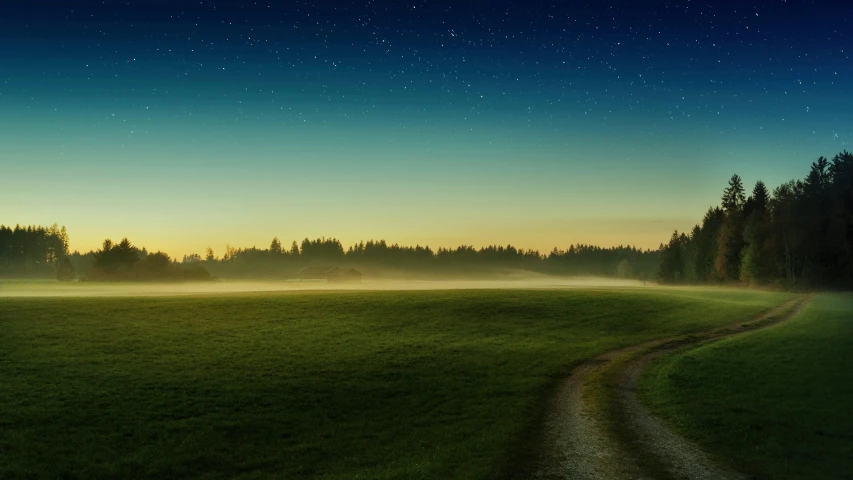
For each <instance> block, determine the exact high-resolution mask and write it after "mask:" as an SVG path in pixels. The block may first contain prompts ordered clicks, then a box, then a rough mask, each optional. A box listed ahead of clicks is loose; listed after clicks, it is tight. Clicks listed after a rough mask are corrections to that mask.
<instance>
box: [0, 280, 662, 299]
mask: <svg viewBox="0 0 853 480" xmlns="http://www.w3.org/2000/svg"><path fill="white" fill-rule="evenodd" d="M646 285H648V286H651V283H650V282H648V283H647V282H642V281H638V280H627V279H618V278H605V277H557V276H549V275H529V274H516V275H511V276H508V278H503V279H496V280H483V279H464V278H463V279H454V280H365V281H363V282H361V283H356V284H336V283H327V282H325V281H286V280H283V281H252V280H246V281H241V280H234V281H212V282H182V283H156V282H146V283H89V282H73V283H59V282H54V281H49V280H47V281H43V280H0V297H122V296H169V295H211V294H232V293H255V292H258V293H260V292H298V291H324V290H325V291H336V290H347V291H360V290H363V291H371V290H376V291H382V290H386V291H393V290H481V289H564V288H595V287H608V288H610V287H643V286H646Z"/></svg>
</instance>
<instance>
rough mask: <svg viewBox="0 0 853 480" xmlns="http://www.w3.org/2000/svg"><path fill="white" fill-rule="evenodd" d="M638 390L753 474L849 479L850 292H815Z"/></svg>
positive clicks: (852, 436) (661, 369)
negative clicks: (779, 319) (794, 311)
mask: <svg viewBox="0 0 853 480" xmlns="http://www.w3.org/2000/svg"><path fill="white" fill-rule="evenodd" d="M640 394H641V398H642V399H643V400H644V401H645V402H646V403H647V404H648V405H650V406H651V408H652V410H653V411H655V412H656V413H658V414H660V415H662V416H663V417H664V418H666V419H667V420H668V421H669V422H670V423H671V424H672V425H673V426H674V427H675V428H676V429H677V430H679V431H680V432H682V433H684V434H685V435H687V436H688V437H690V438H693V439H695V440H696V441H697V442H699V443H700V444H701V445H703V446H705V447H706V448H707V449H708V450H709V451H710V452H713V453H715V454H717V455H718V456H719V457H720V458H721V459H724V461H726V462H727V463H730V464H731V465H733V466H734V467H736V468H738V469H740V470H742V471H744V472H746V473H749V474H752V475H753V476H755V477H756V478H776V479H799V478H810V479H811V478H813V479H845V478H847V479H850V478H853V409H851V406H852V405H853V296H851V295H841V294H838V295H821V296H818V297H817V298H815V299H814V300H813V301H812V302H811V303H810V304H809V305H808V306H807V307H806V308H805V309H804V310H803V313H802V315H801V316H800V317H797V318H795V319H793V320H791V321H789V322H787V323H785V324H781V325H777V326H774V327H771V328H769V329H767V330H763V331H759V332H754V333H748V334H746V335H743V336H741V337H735V338H732V339H728V340H724V341H721V342H718V343H712V344H709V345H706V346H704V347H701V348H699V349H696V350H693V351H688V352H684V353H681V354H677V355H674V356H671V357H669V358H665V359H663V360H662V361H660V362H659V363H657V364H655V365H654V366H653V367H652V368H650V369H649V370H647V371H646V373H645V374H644V377H643V378H641V383H640Z"/></svg>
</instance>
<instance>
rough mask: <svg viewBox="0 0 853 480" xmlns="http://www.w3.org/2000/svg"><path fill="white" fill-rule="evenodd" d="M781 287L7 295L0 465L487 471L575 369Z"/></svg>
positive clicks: (110, 474)
mask: <svg viewBox="0 0 853 480" xmlns="http://www.w3.org/2000/svg"><path fill="white" fill-rule="evenodd" d="M785 298H787V296H786V295H784V294H771V293H762V292H747V291H731V290H712V289H709V290H692V289H684V290H674V289H672V290H670V289H662V288H649V289H611V290H580V289H577V290H456V291H418V292H369V291H363V292H306V293H275V294H233V295H219V296H204V295H201V296H180V297H119V298H0V386H2V388H0V412H2V413H0V478H22V477H25V478H210V479H215V478H269V477H275V478H291V479H292V478H297V479H298V478H323V479H356V478H362V479H384V478H429V479H432V478H463V479H469V478H470V479H481V478H495V477H499V476H500V475H501V472H503V471H504V469H505V468H506V467H508V464H507V463H508V462H511V459H512V458H513V452H514V451H515V449H516V448H517V447H518V446H519V445H521V444H522V443H523V442H525V441H527V440H529V439H527V438H525V432H527V431H529V430H530V427H531V425H534V424H536V423H537V422H538V421H539V420H540V418H541V414H542V407H543V403H544V402H545V400H546V398H547V396H548V395H549V393H550V389H551V388H552V387H553V386H554V385H555V382H556V380H557V379H558V378H560V377H561V376H563V375H565V374H566V373H567V372H568V371H569V370H570V368H571V367H572V365H574V364H576V363H577V362H579V361H581V360H583V359H586V358H590V357H593V356H595V355H598V354H600V353H602V352H605V351H607V350H611V349H614V348H618V347H622V346H627V345H631V344H636V343H639V342H642V341H645V340H649V339H652V338H656V337H661V336H667V335H672V334H681V333H687V332H690V331H695V330H700V329H707V328H709V327H712V326H715V325H720V324H726V323H731V322H734V321H738V320H741V319H743V318H745V317H749V316H752V315H754V314H756V313H758V312H760V311H762V310H764V309H766V308H768V307H769V306H771V305H774V304H777V303H779V302H781V301H782V300H784V299H785ZM838 328H842V327H841V326H839V327H838ZM848 358H849V357H848ZM848 371H849V370H848ZM848 374H849V373H848ZM848 378H849V377H848ZM847 385H848V386H849V385H850V382H848V383H847ZM848 388H849V387H848ZM848 394H849V390H848ZM848 398H849V397H848ZM845 414H846V415H849V413H845ZM847 418H848V419H849V416H848V417H847ZM832 431H835V430H832Z"/></svg>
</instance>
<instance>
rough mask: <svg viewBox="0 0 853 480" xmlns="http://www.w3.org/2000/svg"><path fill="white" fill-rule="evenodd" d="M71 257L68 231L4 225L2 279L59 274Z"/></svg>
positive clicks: (0, 262) (1, 229)
mask: <svg viewBox="0 0 853 480" xmlns="http://www.w3.org/2000/svg"><path fill="white" fill-rule="evenodd" d="M67 257H68V232H67V231H66V229H65V227H59V226H58V225H56V224H54V225H52V226H50V227H42V226H35V225H31V226H26V227H22V226H20V225H16V226H15V227H14V228H12V227H7V226H5V225H0V276H7V277H11V276H15V277H39V276H51V275H55V274H56V273H57V270H58V268H59V266H60V265H61V264H62V263H63V262H64V260H65V259H66V258H67Z"/></svg>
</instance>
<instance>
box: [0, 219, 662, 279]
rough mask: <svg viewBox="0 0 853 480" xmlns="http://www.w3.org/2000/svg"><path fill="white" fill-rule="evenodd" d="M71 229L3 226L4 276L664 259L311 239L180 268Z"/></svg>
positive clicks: (622, 271)
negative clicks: (75, 242)
mask: <svg viewBox="0 0 853 480" xmlns="http://www.w3.org/2000/svg"><path fill="white" fill-rule="evenodd" d="M68 250H69V243H68V233H67V230H66V229H65V227H58V226H57V225H54V226H51V227H38V226H30V227H21V226H16V227H15V228H14V229H12V228H9V227H5V226H0V276H5V277H46V276H54V275H55V276H56V277H57V278H58V279H60V280H72V279H75V278H79V279H82V280H93V281H119V280H120V281H144V280H204V279H208V278H211V277H212V276H214V275H215V276H218V277H223V278H279V279H287V278H295V277H296V276H297V272H298V271H299V270H300V269H302V268H304V267H306V266H309V265H329V266H338V267H353V268H357V269H360V270H362V271H363V272H364V273H365V274H368V275H371V276H376V277H381V276H383V275H384V276H391V277H399V276H427V277H429V276H435V277H443V276H470V275H484V276H489V275H494V274H498V273H502V272H509V271H530V272H538V273H547V274H552V275H591V276H592V275H594V276H607V277H621V278H639V279H651V278H654V277H655V275H656V272H657V265H658V262H659V252H658V251H653V250H641V249H638V248H635V247H630V246H627V247H623V246H620V247H613V248H603V247H597V246H593V245H571V246H569V248H568V249H565V250H559V249H557V248H555V249H554V250H553V251H551V252H549V253H548V254H541V253H540V252H539V251H537V250H529V249H528V250H525V249H521V248H517V247H514V246H512V245H506V246H502V245H490V246H486V247H481V248H475V247H473V246H471V245H461V246H458V247H455V248H445V247H441V248H438V249H435V250H433V249H432V248H430V247H428V246H421V245H415V246H403V245H399V244H396V243H393V244H392V243H388V242H386V241H385V240H369V241H367V242H364V241H361V242H358V243H356V244H353V245H351V246H349V247H346V248H344V246H343V244H342V243H341V242H340V240H338V239H336V238H316V239H313V240H312V239H308V238H306V239H304V240H302V242H300V243H297V242H296V241H293V242H292V243H291V244H290V246H289V247H285V246H284V245H283V244H282V243H281V241H280V240H279V239H278V238H273V239H272V241H271V242H270V246H269V247H268V248H263V249H261V248H257V247H250V248H235V247H232V246H230V245H228V246H226V247H225V250H224V252H223V253H222V255H221V256H217V255H216V254H215V253H214V251H213V249H212V248H207V250H206V251H205V253H204V254H203V255H202V254H190V255H185V256H184V257H183V258H182V259H181V260H180V261H178V260H177V259H172V258H170V257H169V256H168V255H167V254H165V253H163V252H153V253H152V252H149V251H148V250H147V249H146V248H144V247H142V248H138V247H136V246H134V245H133V244H132V243H131V241H130V240H129V239H127V238H125V239H123V240H121V241H120V242H118V243H115V242H113V241H112V240H109V239H107V240H105V241H104V243H103V245H102V247H101V248H100V249H98V250H92V251H89V252H86V253H80V252H77V251H75V252H73V253H69V251H68Z"/></svg>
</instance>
